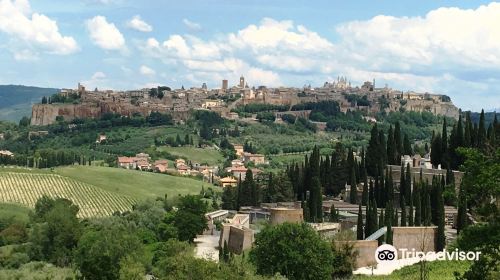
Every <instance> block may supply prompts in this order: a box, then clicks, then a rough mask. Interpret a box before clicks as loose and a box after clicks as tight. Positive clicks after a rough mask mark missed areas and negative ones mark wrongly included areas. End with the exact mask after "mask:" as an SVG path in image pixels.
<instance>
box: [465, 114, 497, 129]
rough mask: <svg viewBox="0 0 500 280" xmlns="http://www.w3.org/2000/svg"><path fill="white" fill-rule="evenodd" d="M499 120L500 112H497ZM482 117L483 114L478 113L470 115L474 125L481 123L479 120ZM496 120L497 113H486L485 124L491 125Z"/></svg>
mask: <svg viewBox="0 0 500 280" xmlns="http://www.w3.org/2000/svg"><path fill="white" fill-rule="evenodd" d="M497 112H498V113H496V115H497V119H498V120H500V111H497ZM480 116H481V113H478V112H471V114H470V119H471V120H472V122H473V123H475V122H477V123H479V118H480ZM494 119H495V112H485V113H484V122H485V124H486V126H488V125H490V123H491V122H493V120H494Z"/></svg>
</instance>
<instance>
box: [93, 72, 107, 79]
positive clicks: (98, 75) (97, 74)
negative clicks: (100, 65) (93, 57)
mask: <svg viewBox="0 0 500 280" xmlns="http://www.w3.org/2000/svg"><path fill="white" fill-rule="evenodd" d="M104 78H106V74H104V73H103V72H95V73H94V75H92V78H91V79H92V80H102V79H104Z"/></svg>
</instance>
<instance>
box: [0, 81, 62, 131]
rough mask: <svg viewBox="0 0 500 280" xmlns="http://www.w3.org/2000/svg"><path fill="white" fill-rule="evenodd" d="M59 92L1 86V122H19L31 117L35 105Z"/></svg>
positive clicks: (53, 89)
mask: <svg viewBox="0 0 500 280" xmlns="http://www.w3.org/2000/svg"><path fill="white" fill-rule="evenodd" d="M58 91H59V89H56V88H40V87H30V86H20V85H0V120H8V121H14V122H17V121H19V120H20V119H21V118H22V117H23V116H28V117H29V116H31V106H32V105H33V104H34V103H39V102H40V101H41V99H42V97H43V96H50V95H52V94H54V93H57V92H58Z"/></svg>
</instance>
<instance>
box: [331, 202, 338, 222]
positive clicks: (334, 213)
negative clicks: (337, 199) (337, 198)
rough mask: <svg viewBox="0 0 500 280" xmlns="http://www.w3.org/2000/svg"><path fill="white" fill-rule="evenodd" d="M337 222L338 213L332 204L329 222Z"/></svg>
mask: <svg viewBox="0 0 500 280" xmlns="http://www.w3.org/2000/svg"><path fill="white" fill-rule="evenodd" d="M338 221H339V213H338V212H337V210H336V209H335V204H334V203H332V207H331V208H330V222H332V223H337V222H338Z"/></svg>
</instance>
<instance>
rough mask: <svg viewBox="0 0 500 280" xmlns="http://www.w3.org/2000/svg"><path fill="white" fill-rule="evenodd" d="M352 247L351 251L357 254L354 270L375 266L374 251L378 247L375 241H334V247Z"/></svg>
mask: <svg viewBox="0 0 500 280" xmlns="http://www.w3.org/2000/svg"><path fill="white" fill-rule="evenodd" d="M344 245H349V246H353V251H355V252H357V257H356V263H355V264H354V266H355V268H359V267H365V266H372V265H375V264H377V261H376V260H375V251H376V250H377V247H378V241H377V240H356V241H336V242H335V246H337V248H338V247H339V246H344Z"/></svg>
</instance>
